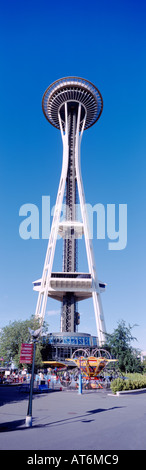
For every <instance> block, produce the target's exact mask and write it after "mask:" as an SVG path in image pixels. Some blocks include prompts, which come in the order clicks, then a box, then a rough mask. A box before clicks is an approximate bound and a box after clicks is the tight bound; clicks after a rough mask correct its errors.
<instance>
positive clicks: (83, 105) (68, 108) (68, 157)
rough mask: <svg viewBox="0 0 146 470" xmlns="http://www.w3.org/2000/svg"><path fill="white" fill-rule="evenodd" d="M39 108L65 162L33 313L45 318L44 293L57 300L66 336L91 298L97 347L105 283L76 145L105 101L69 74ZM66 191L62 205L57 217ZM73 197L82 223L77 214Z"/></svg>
mask: <svg viewBox="0 0 146 470" xmlns="http://www.w3.org/2000/svg"><path fill="white" fill-rule="evenodd" d="M42 108H43V112H44V115H45V117H46V119H47V120H48V121H49V123H50V124H52V125H53V126H54V127H56V128H57V129H60V131H61V136H62V142H63V162H62V171H61V177H60V183H59V188H58V193H57V199H56V205H55V211H54V216H53V222H52V226H51V232H50V237H49V242H48V247H47V252H46V258H45V263H44V268H43V274H42V278H41V279H39V280H37V281H35V282H34V290H37V291H38V292H39V294H38V301H37V306H36V312H35V315H36V317H37V318H39V319H40V322H43V319H44V315H45V310H46V303H47V297H48V296H49V297H52V298H54V299H57V300H59V301H60V302H61V304H62V309H61V333H62V335H63V334H64V335H65V334H66V335H67V337H68V338H69V336H70V335H74V336H75V334H76V330H77V325H78V323H79V314H78V312H77V303H78V302H79V301H81V300H84V299H87V298H89V297H93V305H94V312H95V320H96V326H97V336H98V344H99V346H101V345H102V344H103V343H104V341H105V323H104V315H103V310H102V304H101V295H100V294H101V292H102V291H104V290H105V286H106V285H105V283H103V282H100V281H99V280H98V277H97V272H96V267H95V261H94V255H93V248H92V240H91V238H90V229H89V225H88V217H87V211H86V204H85V196H84V189H83V183H82V177H81V167H80V146H81V140H82V135H83V131H84V130H86V129H88V128H89V127H91V126H92V125H93V124H95V122H96V121H97V120H98V119H99V117H100V115H101V113H102V109H103V100H102V96H101V94H100V92H99V90H98V89H97V88H96V87H95V86H94V85H93V84H92V83H91V82H89V81H87V80H84V79H82V78H78V77H67V78H62V79H59V80H57V81H55V82H54V83H53V84H51V85H50V86H49V87H48V88H47V90H46V91H45V93H44V96H43V100H42ZM64 195H65V202H66V209H65V214H64V220H63V221H61V220H60V215H61V209H62V204H63V198H64ZM77 198H79V204H80V211H81V217H82V221H79V220H78V218H77V210H76V207H77V200H78V199H77ZM58 234H59V235H60V236H62V237H63V270H62V272H56V273H55V272H53V271H52V269H53V260H54V255H55V248H56V242H57V236H58ZM81 236H84V238H85V247H86V253H87V261H88V270H89V272H88V273H81V272H78V271H77V254H78V237H81ZM74 336H73V337H74Z"/></svg>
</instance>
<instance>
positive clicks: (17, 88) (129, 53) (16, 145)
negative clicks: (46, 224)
mask: <svg viewBox="0 0 146 470" xmlns="http://www.w3.org/2000/svg"><path fill="white" fill-rule="evenodd" d="M145 22H146V7H145V5H144V2H143V0H140V1H138V0H136V1H132V0H131V1H130V0H119V1H117V0H111V1H108V0H102V1H99V0H95V1H92V0H91V1H90V2H87V1H86V0H85V1H84V2H82V1H80V0H78V1H77V0H74V2H69V1H66V0H65V1H62V2H60V1H56V2H50V1H47V0H41V1H37V0H35V1H34V0H31V1H28V0H25V1H21V2H20V1H16V0H14V1H13V2H10V1H7V0H6V1H5V2H3V3H2V4H1V13H0V36H1V38H0V49H1V59H0V65H1V73H0V82H1V86H0V103H1V105H0V134H1V137H0V170H1V176H0V193H1V194H0V204H1V210H0V214H1V231H0V235H1V246H0V248H1V258H0V259H1V261H0V267H1V269H0V319H1V320H0V323H1V324H0V326H1V327H3V326H5V325H6V324H8V322H9V321H10V320H11V321H13V320H15V319H16V320H18V319H23V320H24V319H26V318H28V317H29V316H30V315H31V314H33V313H34V312H35V307H36V302H37V294H36V293H35V292H33V290H32V281H33V280H35V279H37V278H39V277H41V274H42V269H43V263H44V257H45V251H46V248H47V240H41V238H40V240H28V241H25V240H22V239H21V238H20V236H19V225H20V222H21V218H20V216H19V209H20V207H21V205H22V204H25V203H33V204H36V205H37V206H38V208H39V211H40V217H41V198H42V195H50V197H51V205H54V204H55V199H56V193H57V188H58V183H59V177H60V170H61V162H62V142H61V137H60V133H59V131H57V130H56V129H55V128H53V127H52V126H51V125H49V123H48V122H47V121H46V120H45V118H44V115H43V113H42V109H41V100H42V96H43V93H44V91H45V89H46V88H47V87H48V86H49V84H51V83H52V82H53V81H55V80H57V79H58V78H61V77H64V76H70V75H73V76H80V77H84V78H86V79H88V80H90V81H91V82H93V83H94V84H95V85H96V86H97V87H98V88H99V90H100V91H101V93H102V96H103V100H104V110H103V113H102V116H101V118H100V120H99V121H98V123H97V124H96V125H95V126H93V127H91V129H89V130H88V131H85V133H84V135H83V140H82V149H81V150H82V175H83V181H84V189H85V195H86V201H87V202H88V203H90V204H92V205H94V204H97V203H102V204H104V205H105V208H106V205H107V204H110V203H113V204H116V205H118V204H127V207H128V244H127V247H126V248H125V249H124V250H122V251H109V250H108V244H107V239H105V240H98V241H97V240H96V239H94V240H93V243H94V253H95V259H96V266H97V271H98V276H99V279H101V280H103V281H105V282H107V284H108V287H107V290H106V293H104V294H103V295H102V303H103V309H104V314H105V321H106V327H107V331H108V332H112V331H113V329H114V328H116V327H117V322H118V321H119V320H120V319H124V320H125V321H126V323H127V324H128V323H130V324H131V325H133V324H135V323H137V324H138V325H139V326H137V327H135V328H134V329H133V334H134V335H135V336H136V337H137V339H138V342H137V343H136V346H137V347H139V348H141V349H146V308H145V304H146V301H145V297H146V287H145V285H146V273H145V271H146V270H145V265H146V256H145V253H146V249H145V246H146V236H145V233H146V215H145V214H146V211H145V206H146V191H145V180H146V163H145V156H146V152H145V150H146V132H145V126H146V115H145V109H146V28H145ZM40 226H41V220H40ZM40 235H41V232H40ZM60 251H61V250H60ZM59 309H60V304H59V303H57V302H55V301H48V305H47V311H50V315H47V316H46V320H47V321H48V322H49V324H50V327H49V328H50V331H56V330H59V324H60V315H59V313H57V311H58V310H59ZM79 311H80V313H81V324H80V328H79V329H80V331H83V332H84V331H88V332H90V333H92V334H96V329H95V321H94V314H93V306H92V302H91V301H90V300H89V301H87V302H81V303H80V304H79Z"/></svg>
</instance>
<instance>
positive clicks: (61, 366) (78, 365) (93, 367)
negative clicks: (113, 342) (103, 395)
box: [44, 348, 117, 388]
mask: <svg viewBox="0 0 146 470" xmlns="http://www.w3.org/2000/svg"><path fill="white" fill-rule="evenodd" d="M112 362H117V359H112V358H111V356H110V353H109V352H108V351H106V350H105V349H99V348H97V349H94V350H93V351H92V355H90V353H89V351H88V350H87V349H86V350H85V349H81V348H80V349H77V350H76V351H75V352H74V353H73V355H72V358H66V360H65V361H63V362H62V361H60V362H59V361H46V362H44V364H47V365H48V366H49V367H53V368H55V369H56V370H58V371H57V374H58V375H59V378H60V382H61V384H62V386H63V387H65V388H69V387H70V386H71V383H72V382H73V381H75V382H76V388H77V387H78V378H79V373H81V374H82V381H83V387H84V388H102V385H101V383H100V380H99V374H100V373H101V372H102V371H103V370H104V369H105V368H106V366H107V365H108V364H109V363H112Z"/></svg>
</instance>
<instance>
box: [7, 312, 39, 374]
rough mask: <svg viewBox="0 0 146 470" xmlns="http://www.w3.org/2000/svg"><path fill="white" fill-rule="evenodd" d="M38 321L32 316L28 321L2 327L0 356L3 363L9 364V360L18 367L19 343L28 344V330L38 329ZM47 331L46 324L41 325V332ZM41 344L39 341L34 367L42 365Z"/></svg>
mask: <svg viewBox="0 0 146 470" xmlns="http://www.w3.org/2000/svg"><path fill="white" fill-rule="evenodd" d="M39 326H40V325H39V321H38V320H36V319H35V318H34V316H33V315H32V316H31V317H30V319H28V320H24V321H22V320H18V321H13V322H10V323H9V324H8V325H7V326H5V327H3V328H2V329H1V332H0V356H2V357H3V358H4V362H10V359H11V358H12V360H13V361H14V363H15V364H16V365H17V367H18V366H20V364H19V359H20V350H21V343H29V342H30V339H31V338H30V333H29V330H28V328H29V327H30V328H31V329H34V330H35V329H37V328H38V327H39ZM46 331H47V325H46V323H45V324H44V325H43V330H42V332H44V333H45V332H46ZM41 350H42V343H41V340H40V341H39V342H38V344H37V347H36V361H35V363H36V366H38V367H39V366H41V364H42V355H41Z"/></svg>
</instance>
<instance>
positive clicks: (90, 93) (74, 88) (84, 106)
mask: <svg viewBox="0 0 146 470" xmlns="http://www.w3.org/2000/svg"><path fill="white" fill-rule="evenodd" d="M65 103H68V107H69V108H76V109H78V104H79V103H81V120H80V129H81V126H82V121H83V119H84V117H85V115H86V122H85V127H84V129H88V127H91V126H93V124H95V122H96V121H97V120H98V119H99V117H100V115H101V113H102V109H103V99H102V96H101V93H100V91H99V90H98V89H97V88H96V87H95V86H94V85H93V84H92V83H91V82H89V81H88V80H85V79H84V78H79V77H66V78H61V79H59V80H57V81H55V82H54V83H52V84H51V85H50V86H49V87H48V88H47V90H46V91H45V93H44V96H43V100H42V108H43V112H44V115H45V117H46V119H47V120H48V121H49V122H50V124H52V125H53V126H54V127H56V128H57V129H60V125H59V117H58V115H59V113H60V116H61V120H62V123H63V126H64V122H65V109H64V104H65Z"/></svg>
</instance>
